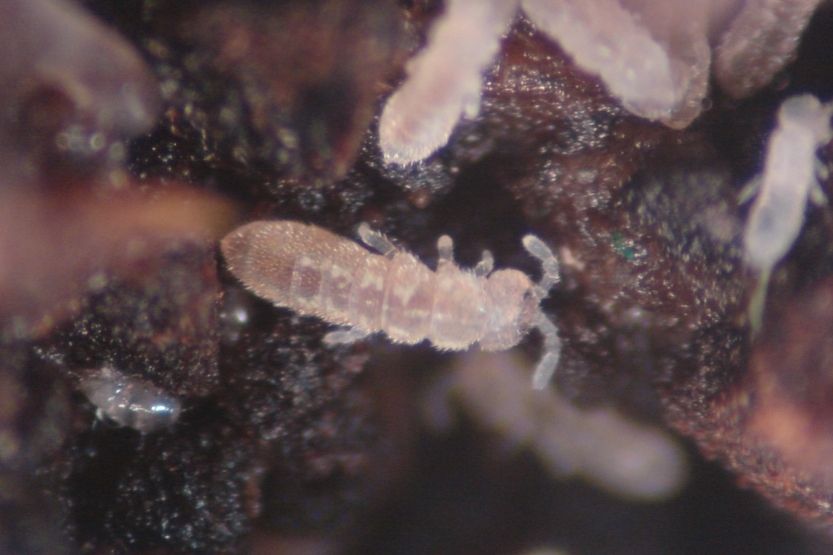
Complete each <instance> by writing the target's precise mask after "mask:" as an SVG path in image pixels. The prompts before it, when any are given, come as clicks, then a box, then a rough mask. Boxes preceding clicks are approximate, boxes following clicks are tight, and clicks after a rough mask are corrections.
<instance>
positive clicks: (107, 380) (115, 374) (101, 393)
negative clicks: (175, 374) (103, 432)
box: [80, 366, 182, 434]
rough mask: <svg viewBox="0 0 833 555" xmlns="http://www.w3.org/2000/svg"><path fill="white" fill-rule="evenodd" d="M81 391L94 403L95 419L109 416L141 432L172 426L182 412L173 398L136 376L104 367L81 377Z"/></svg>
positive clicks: (180, 406) (179, 405)
mask: <svg viewBox="0 0 833 555" xmlns="http://www.w3.org/2000/svg"><path fill="white" fill-rule="evenodd" d="M80 387H81V391H82V392H83V393H84V395H86V396H87V399H89V400H90V402H91V403H92V404H93V405H95V406H96V408H97V411H96V415H97V416H98V417H99V419H104V418H105V417H106V418H109V419H110V420H112V421H113V422H115V423H116V424H118V425H120V426H129V427H130V428H133V429H134V430H137V431H139V432H141V433H143V434H146V433H150V432H155V431H158V430H161V429H163V428H167V427H169V426H171V425H173V424H174V423H175V422H176V421H177V420H178V419H179V415H180V413H181V412H182V405H181V403H180V401H179V399H177V398H176V397H174V396H172V395H169V394H168V393H166V392H165V391H163V390H162V389H160V388H158V387H156V386H155V385H153V384H151V383H150V382H147V381H145V380H142V379H139V378H132V377H129V376H126V375H124V374H123V373H121V372H119V371H118V370H116V369H115V368H112V367H109V366H105V367H103V368H101V369H100V370H97V371H95V372H93V373H91V374H90V375H89V376H87V377H86V378H84V379H82V380H81V385H80Z"/></svg>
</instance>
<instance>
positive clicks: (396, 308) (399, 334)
mask: <svg viewBox="0 0 833 555" xmlns="http://www.w3.org/2000/svg"><path fill="white" fill-rule="evenodd" d="M359 237H360V238H361V240H362V241H363V242H364V244H365V245H367V246H368V247H370V248H371V249H373V250H375V251H377V252H379V253H381V254H374V253H372V252H370V251H368V250H367V249H365V248H363V247H362V246H360V245H358V244H357V243H355V242H353V241H350V240H348V239H345V238H343V237H340V236H338V235H334V234H332V233H330V232H329V231H327V230H325V229H322V228H320V227H316V226H313V225H306V224H302V223H298V222H290V221H261V222H252V223H249V224H246V225H244V226H242V227H240V228H238V229H236V230H234V231H232V232H231V233H229V234H228V235H227V236H226V237H225V238H224V239H223V241H222V243H221V249H222V252H223V256H224V257H225V260H226V263H227V264H228V267H229V270H230V271H231V273H232V274H234V276H235V277H237V279H239V280H240V281H241V282H242V283H243V285H245V286H246V287H247V288H248V289H249V290H250V291H252V292H253V293H255V294H256V295H258V296H259V297H262V298H264V299H267V300H269V301H271V302H273V303H274V304H276V305H277V306H282V307H286V308H289V309H292V310H294V311H295V312H297V313H299V314H303V315H311V316H317V317H319V318H321V319H323V320H326V321H327V322H330V323H333V324H340V325H343V326H347V327H346V328H345V329H341V330H337V331H334V332H331V333H329V334H327V336H326V337H325V341H326V342H328V343H330V344H334V343H350V342H352V341H355V340H357V339H361V338H363V337H365V336H367V335H369V334H371V333H376V332H384V333H385V334H386V335H387V336H388V337H390V338H391V339H392V340H393V341H395V342H397V343H406V344H414V343H419V342H420V341H423V340H425V339H427V340H428V341H430V342H431V343H432V344H433V345H434V346H435V347H437V348H438V349H446V350H464V349H468V348H469V347H470V346H471V345H473V344H475V343H477V344H478V345H479V346H480V348H481V349H483V350H486V351H499V350H504V349H508V348H510V347H513V346H515V345H517V344H518V342H520V340H521V339H522V338H523V337H524V335H525V334H526V333H527V331H528V330H529V329H531V328H538V330H540V332H541V333H542V335H543V337H544V355H543V356H542V357H541V360H540V362H539V363H538V368H537V370H536V373H535V377H534V386H535V387H536V388H539V389H540V388H543V387H545V386H546V385H547V383H548V382H549V379H550V377H551V376H552V373H553V372H554V370H555V368H556V366H557V365H558V358H559V354H560V351H561V343H560V340H559V337H558V330H557V329H556V327H555V324H553V322H551V321H550V320H549V319H548V318H547V317H546V316H545V315H544V313H543V312H542V311H541V308H540V306H539V304H540V302H541V300H542V299H543V298H544V297H546V296H547V294H548V292H549V290H550V288H551V287H553V286H554V285H555V284H556V283H557V282H558V281H559V269H558V260H557V259H556V258H555V255H554V254H553V253H552V251H551V250H550V249H549V247H547V246H546V245H545V244H544V243H543V241H541V240H540V239H538V238H537V237H534V236H532V235H527V236H526V237H524V239H523V244H524V247H525V248H526V249H527V251H528V252H529V253H530V254H531V255H532V256H534V257H535V258H537V259H538V260H540V261H541V263H542V265H543V269H544V271H543V276H542V278H541V281H540V282H539V283H537V284H534V283H532V282H531V281H530V279H529V277H527V276H526V274H524V273H522V272H520V271H518V270H513V269H504V270H497V271H495V272H493V271H492V267H493V260H492V257H491V254H489V253H488V251H486V252H484V253H483V259H482V260H481V262H480V263H479V264H478V265H477V266H476V267H475V268H474V271H464V270H461V269H460V268H459V267H458V266H457V265H456V264H454V256H453V244H452V241H451V238H450V237H448V236H447V235H443V236H442V237H440V238H439V240H438V241H437V248H438V250H439V263H438V267H437V270H436V271H433V272H432V271H431V270H429V269H428V267H426V266H425V265H424V264H422V263H421V262H420V261H419V260H417V259H416V258H415V257H414V256H413V255H412V254H410V253H408V252H406V251H403V250H400V249H397V248H396V247H394V246H393V245H392V244H391V243H390V241H388V240H387V238H386V237H385V236H384V235H382V234H380V233H378V232H375V231H372V230H371V229H370V228H369V227H368V226H367V225H365V224H362V225H361V226H359Z"/></svg>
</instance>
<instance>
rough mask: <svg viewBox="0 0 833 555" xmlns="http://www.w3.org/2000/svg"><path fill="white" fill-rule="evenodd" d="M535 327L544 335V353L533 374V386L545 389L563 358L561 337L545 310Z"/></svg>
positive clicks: (539, 316) (539, 315)
mask: <svg viewBox="0 0 833 555" xmlns="http://www.w3.org/2000/svg"><path fill="white" fill-rule="evenodd" d="M535 327H537V328H538V330H539V331H540V332H541V335H542V336H543V337H544V347H543V349H544V355H543V356H542V357H541V360H539V361H538V365H537V366H536V367H535V373H534V374H533V375H532V387H533V388H534V389H544V388H546V387H547V385H548V384H549V383H550V379H552V375H553V374H554V373H555V369H556V368H557V367H558V360H559V359H560V358H561V338H560V337H558V328H557V327H556V326H555V324H554V323H553V322H552V321H551V320H550V319H549V318H547V317H546V316H545V315H544V313H543V312H539V313H538V318H537V319H536V320H535Z"/></svg>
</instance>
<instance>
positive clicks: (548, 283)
mask: <svg viewBox="0 0 833 555" xmlns="http://www.w3.org/2000/svg"><path fill="white" fill-rule="evenodd" d="M523 244H524V248H526V250H527V252H529V254H531V255H532V256H534V257H535V258H537V259H538V260H540V261H541V267H542V269H543V275H542V276H541V281H539V282H538V284H537V285H536V287H535V294H536V295H537V296H538V298H539V299H543V298H544V297H546V296H547V295H548V294H549V291H550V289H552V288H553V287H554V286H555V285H556V284H557V283H558V282H559V281H561V274H560V271H559V265H558V258H556V257H555V255H554V254H553V252H552V250H550V248H549V247H548V246H547V245H546V244H545V243H544V242H543V241H541V240H540V239H539V238H537V237H536V236H534V235H527V236H525V237H524V238H523Z"/></svg>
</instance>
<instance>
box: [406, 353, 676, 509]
mask: <svg viewBox="0 0 833 555" xmlns="http://www.w3.org/2000/svg"><path fill="white" fill-rule="evenodd" d="M528 376H529V367H528V365H527V364H525V362H524V360H523V359H522V358H521V357H520V356H518V355H516V354H515V353H499V354H494V355H490V356H486V355H484V354H482V353H467V354H465V355H464V356H463V357H461V358H460V359H459V361H458V362H457V364H456V365H455V368H454V370H453V371H452V372H451V373H450V374H448V375H446V376H443V377H442V378H440V379H439V380H438V381H437V383H436V385H435V386H434V387H433V388H431V389H430V390H429V391H428V395H427V397H426V399H425V401H424V403H423V406H424V415H425V419H426V421H427V423H428V424H429V425H431V426H432V427H433V428H435V429H438V430H440V431H448V429H449V428H451V425H452V424H453V417H454V414H453V412H452V410H451V408H452V407H451V403H450V401H451V400H452V398H453V401H455V402H454V403H453V406H454V407H460V408H462V409H464V410H465V411H466V412H467V413H468V414H469V416H471V417H472V418H473V419H474V420H475V422H477V423H478V424H480V425H481V426H482V427H484V428H487V429H489V430H490V431H492V432H494V433H497V434H499V435H500V436H501V438H502V439H503V440H504V441H506V442H508V443H509V444H510V445H513V446H517V447H518V448H526V449H529V450H530V451H532V452H533V453H534V454H535V455H536V456H537V457H538V459H539V460H540V461H541V462H542V463H543V466H544V468H546V469H547V470H548V471H549V472H550V473H551V474H552V475H554V476H555V477H558V478H563V477H567V476H580V477H582V478H584V479H585V480H587V481H588V482H590V483H592V484H593V485H595V486H597V487H599V488H602V489H604V490H606V491H609V492H611V493H613V494H614V495H618V496H621V497H626V498H630V499H638V500H643V501H658V500H661V499H667V498H668V497H670V496H672V495H674V494H675V493H677V492H678V491H679V490H680V489H681V488H682V486H683V485H685V483H686V481H687V478H688V474H689V473H688V464H687V461H686V456H685V452H684V451H683V450H682V449H681V448H680V446H679V445H678V443H677V442H676V441H675V440H674V438H672V437H670V436H669V435H668V434H667V433H665V432H664V431H662V430H661V429H659V428H656V427H653V426H649V425H645V424H641V423H637V422H635V421H632V420H630V419H629V418H627V417H625V416H624V415H622V414H620V413H618V412H617V411H616V410H614V409H612V408H595V409H580V408H578V407H576V406H574V405H573V404H572V403H571V402H570V401H569V400H567V399H566V398H564V397H562V396H561V395H559V393H558V391H557V390H556V389H554V388H551V389H548V390H546V391H533V390H531V389H530V388H529V385H528V383H529V382H528V380H529V377H528Z"/></svg>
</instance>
